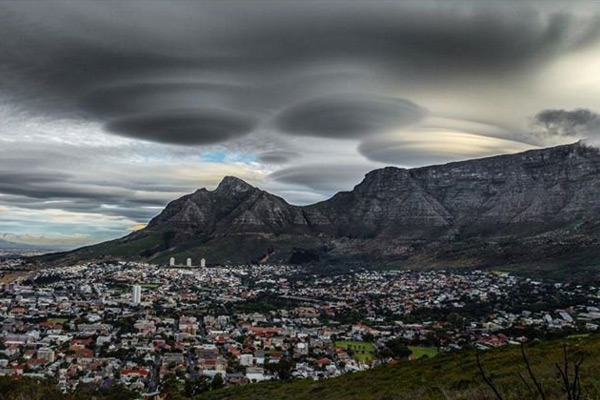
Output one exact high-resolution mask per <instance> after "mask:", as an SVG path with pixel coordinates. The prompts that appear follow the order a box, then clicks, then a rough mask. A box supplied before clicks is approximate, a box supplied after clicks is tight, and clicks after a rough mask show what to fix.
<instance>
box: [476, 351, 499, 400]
mask: <svg viewBox="0 0 600 400" xmlns="http://www.w3.org/2000/svg"><path fill="white" fill-rule="evenodd" d="M475 357H476V359H477V368H479V373H480V374H481V377H482V378H483V381H484V382H485V383H486V384H487V385H488V386H489V387H490V389H492V391H493V392H494V394H495V395H496V398H497V399H498V400H503V399H502V396H500V393H499V392H498V389H496V385H494V382H493V381H492V379H491V378H490V377H488V376H487V375H486V374H485V371H484V370H483V366H482V365H481V359H480V356H479V349H477V348H475Z"/></svg>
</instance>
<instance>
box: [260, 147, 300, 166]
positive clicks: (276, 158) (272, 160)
mask: <svg viewBox="0 0 600 400" xmlns="http://www.w3.org/2000/svg"><path fill="white" fill-rule="evenodd" d="M298 157H300V154H299V153H296V152H294V151H285V150H279V151H267V152H264V153H261V154H259V155H258V159H259V160H260V161H262V162H264V163H267V164H285V163H288V162H290V161H291V160H293V159H295V158H298Z"/></svg>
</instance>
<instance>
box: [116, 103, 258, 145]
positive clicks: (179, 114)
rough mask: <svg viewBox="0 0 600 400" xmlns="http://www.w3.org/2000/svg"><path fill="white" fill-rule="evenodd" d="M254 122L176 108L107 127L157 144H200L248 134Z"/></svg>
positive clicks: (222, 114) (213, 113) (219, 113)
mask: <svg viewBox="0 0 600 400" xmlns="http://www.w3.org/2000/svg"><path fill="white" fill-rule="evenodd" d="M255 124H256V122H255V121H254V120H253V119H251V118H249V117H245V116H242V115H236V114H234V113H225V112H221V111H215V110H199V111H194V110H175V111H164V112H156V113H150V114H136V115H131V116H126V117H123V118H120V119H115V120H113V121H111V122H110V123H108V124H107V125H106V128H107V129H108V130H109V131H111V132H114V133H116V134H119V135H122V136H127V137H131V138H136V139H142V140H149V141H153V142H158V143H170V144H180V145H202V144H211V143H218V142H224V141H227V140H230V139H235V138H239V137H241V136H244V135H246V134H248V133H249V132H250V131H251V130H252V129H253V128H254V125H255Z"/></svg>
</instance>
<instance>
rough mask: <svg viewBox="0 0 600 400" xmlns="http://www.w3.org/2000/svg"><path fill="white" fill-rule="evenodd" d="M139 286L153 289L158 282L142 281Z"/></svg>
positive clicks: (158, 284) (156, 286) (157, 285)
mask: <svg viewBox="0 0 600 400" xmlns="http://www.w3.org/2000/svg"><path fill="white" fill-rule="evenodd" d="M140 286H141V287H142V288H144V289H151V290H154V289H156V288H158V287H159V286H160V283H142V284H141V285H140Z"/></svg>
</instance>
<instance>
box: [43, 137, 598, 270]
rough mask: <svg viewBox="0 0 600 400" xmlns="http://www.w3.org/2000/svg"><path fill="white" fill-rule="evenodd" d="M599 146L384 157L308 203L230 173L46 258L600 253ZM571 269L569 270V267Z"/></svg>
mask: <svg viewBox="0 0 600 400" xmlns="http://www.w3.org/2000/svg"><path fill="white" fill-rule="evenodd" d="M599 190H600V152H599V151H598V149H596V148H591V147H586V146H584V145H582V144H574V145H567V146H559V147H554V148H549V149H542V150H533V151H528V152H524V153H520V154H512V155H505V156H497V157H490V158H483V159H477V160H470V161H463V162H457V163H450V164H446V165H438V166H431V167H423V168H415V169H402V168H392V167H388V168H383V169H380V170H375V171H372V172H370V173H368V174H367V175H366V177H365V179H364V180H363V181H362V182H361V183H360V184H358V185H357V186H356V187H355V188H354V189H353V190H352V191H350V192H341V193H338V194H337V195H335V196H333V197H332V198H331V199H329V200H327V201H324V202H321V203H318V204H314V205H310V206H304V207H298V206H294V205H290V204H288V203H287V202H286V201H285V200H283V199H282V198H280V197H277V196H275V195H272V194H270V193H268V192H265V191H263V190H261V189H259V188H256V187H253V186H251V185H249V184H247V183H246V182H244V181H242V180H240V179H237V178H234V177H227V178H225V179H224V180H223V181H222V182H221V184H220V185H219V186H218V187H217V188H216V189H215V190H213V191H210V190H206V189H200V190H198V191H196V192H194V193H192V194H190V195H187V196H184V197H182V198H180V199H177V200H175V201H173V202H171V203H170V204H169V205H168V206H167V207H166V208H165V210H164V211H163V212H162V213H160V215H158V216H157V217H155V218H154V219H153V220H152V221H150V223H149V224H148V226H147V227H146V228H145V229H143V230H140V231H137V232H134V233H132V234H130V235H128V236H126V237H124V238H121V239H118V240H114V241H111V242H106V243H102V244H100V245H97V246H92V247H86V248H83V249H80V250H77V251H74V252H71V253H67V254H60V255H56V256H54V257H46V258H44V259H43V260H44V261H63V262H66V261H78V260H90V259H98V258H107V257H119V258H121V259H123V258H125V259H135V260H148V261H152V262H156V263H161V262H162V263H164V262H166V261H167V260H168V259H169V258H170V257H171V256H174V257H176V258H177V259H178V260H179V262H183V260H184V259H185V258H187V257H191V258H192V259H195V260H198V259H199V258H200V257H204V258H206V259H207V260H208V261H209V264H216V263H247V262H276V263H304V262H311V263H319V262H320V263H323V264H331V263H337V262H344V263H355V264H356V263H362V264H370V265H374V264H378V265H407V266H440V267H453V266H478V267H485V266H494V267H498V266H502V267H505V266H509V267H511V266H517V267H525V268H527V269H549V270H552V271H554V270H557V269H558V270H561V271H565V270H569V271H570V270H571V269H572V268H573V267H578V268H582V269H586V268H589V269H591V270H594V271H595V270H596V267H597V266H598V265H600V197H599V196H598V195H597V193H598V191H599ZM571 272H572V271H570V273H571Z"/></svg>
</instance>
